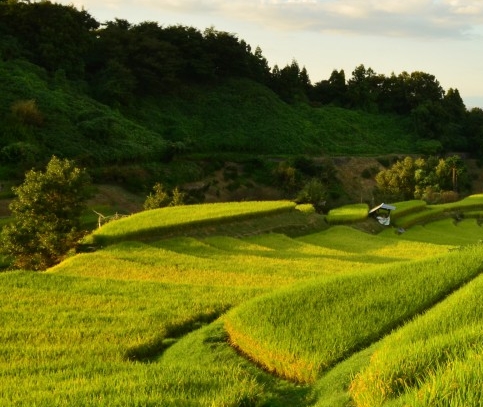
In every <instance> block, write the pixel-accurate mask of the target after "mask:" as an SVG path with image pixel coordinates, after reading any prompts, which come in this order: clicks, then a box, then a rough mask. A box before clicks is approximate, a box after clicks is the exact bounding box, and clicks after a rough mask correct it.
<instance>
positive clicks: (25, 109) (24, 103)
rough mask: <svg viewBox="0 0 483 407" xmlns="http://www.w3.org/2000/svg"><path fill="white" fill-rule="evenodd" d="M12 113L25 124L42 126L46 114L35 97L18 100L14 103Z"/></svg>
mask: <svg viewBox="0 0 483 407" xmlns="http://www.w3.org/2000/svg"><path fill="white" fill-rule="evenodd" d="M12 114H13V115H14V116H15V117H16V118H17V119H18V120H19V121H20V122H21V123H23V124H28V125H31V126H36V127H41V126H42V125H43V124H44V116H43V114H42V113H41V112H40V110H39V108H38V106H37V102H36V101H35V100H33V99H30V100H18V101H16V102H15V103H14V104H13V105H12Z"/></svg>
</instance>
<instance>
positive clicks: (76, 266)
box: [0, 215, 483, 407]
mask: <svg viewBox="0 0 483 407" xmlns="http://www.w3.org/2000/svg"><path fill="white" fill-rule="evenodd" d="M243 216H245V215H243ZM110 225H112V226H109V228H114V227H115V223H112V224H110ZM101 231H102V230H101ZM395 232H396V230H395V229H393V228H390V229H387V230H386V231H385V232H383V233H381V234H379V235H369V234H367V233H364V232H361V231H358V230H356V229H354V228H351V227H349V226H333V227H331V228H329V229H327V230H324V231H321V232H318V233H314V234H310V235H306V236H302V237H298V238H290V237H288V236H286V235H283V234H279V233H269V234H261V235H257V236H251V237H246V238H234V237H227V236H216V235H215V236H209V237H206V238H193V237H188V236H183V235H182V233H181V234H179V235H178V236H176V237H173V238H169V239H159V238H158V240H156V239H154V238H153V239H145V238H144V237H145V235H144V234H141V236H143V239H142V240H143V241H138V240H133V239H131V238H132V237H133V236H135V234H131V232H130V231H128V232H126V236H128V240H123V241H122V239H118V238H116V239H115V241H113V243H112V244H111V245H108V246H105V247H103V248H102V249H99V250H97V251H95V252H92V253H82V254H78V255H75V256H73V257H71V258H69V259H67V260H66V261H64V262H63V263H61V264H60V265H58V266H56V267H54V268H52V269H51V270H49V271H47V272H45V273H31V272H8V273H2V274H0V279H1V284H0V299H1V301H2V308H1V310H0V321H1V326H2V330H1V331H0V344H1V345H0V372H1V373H0V376H1V379H2V380H1V381H0V405H2V406H3V405H5V406H10V405H12V406H32V405H36V406H188V405H189V406H242V405H244V406H261V405H266V406H268V405H271V406H329V405H330V406H333V407H337V406H340V407H349V406H351V405H354V404H353V403H356V405H357V406H368V405H370V406H377V405H381V406H385V405H387V406H389V405H391V406H392V405H401V406H402V405H405V404H404V403H416V402H415V400H418V401H417V403H419V404H414V405H418V406H423V405H424V406H429V405H446V404H444V402H443V401H438V403H440V404H432V403H433V400H439V399H438V398H437V397H438V394H442V393H440V392H439V390H438V391H436V390H435V389H441V392H444V394H446V395H447V399H449V400H451V397H453V396H454V400H460V399H462V398H466V400H469V402H468V403H469V404H454V405H465V406H478V405H479V404H475V403H476V401H474V400H477V399H478V395H479V394H480V393H477V392H476V393H475V392H474V391H471V390H462V391H458V392H456V391H453V392H451V391H450V390H451V383H452V380H453V379H452V378H454V377H458V378H459V379H458V380H460V382H461V383H462V384H461V386H460V387H461V388H465V389H466V387H468V386H469V387H471V388H474V385H475V384H476V388H477V389H481V386H482V382H481V380H482V379H481V377H482V375H481V374H480V375H479V376H478V375H477V376H474V375H473V373H474V374H477V373H478V372H480V370H478V369H481V347H478V346H476V345H477V344H478V343H481V341H480V342H478V341H479V339H478V338H479V336H478V332H479V331H478V329H479V328H478V327H480V326H481V324H482V323H483V321H482V318H483V317H482V315H483V312H481V311H482V309H481V306H480V305H479V304H480V303H481V301H479V302H477V301H475V298H476V297H475V295H476V294H475V293H478V292H480V291H479V289H480V288H481V287H480V286H481V284H479V283H478V281H480V280H481V278H479V277H478V276H479V274H480V272H481V270H480V269H481V264H482V263H483V262H482V260H483V245H481V246H480V245H479V243H478V242H479V241H480V240H481V239H483V228H481V227H480V226H478V223H477V221H476V220H475V219H465V220H463V221H461V222H458V223H456V224H455V223H453V221H452V220H451V219H446V220H442V221H438V222H434V223H429V224H426V225H425V226H415V227H413V228H410V229H408V230H407V231H406V232H405V233H403V234H401V235H399V234H397V233H395ZM98 233H100V232H98ZM113 233H114V232H113ZM115 233H117V232H115ZM129 239H131V240H129ZM461 287H463V288H461ZM478 287H480V288H478ZM460 288H461V289H460ZM458 309H461V312H460V313H459V311H458ZM426 310H429V311H427V312H426ZM445 312H451V313H452V314H451V315H453V313H454V320H455V321H457V323H456V322H455V323H451V322H450V321H449V320H445V319H444V318H443V315H444V313H445ZM463 314H464V315H463ZM452 320H453V319H452ZM453 332H457V336H456V337H457V338H460V339H461V340H460V343H461V350H458V349H459V348H458V349H455V351H454V353H448V352H447V349H448V347H452V344H453V342H451V341H452V339H451V338H452V335H453ZM438 335H439V336H438ZM445 335H446V336H445ZM412 341H423V342H421V343H425V344H426V345H425V346H426V347H421V348H420V350H418V348H417V347H411V343H412ZM398 343H402V344H404V345H403V346H405V348H404V349H407V350H408V352H409V354H410V355H411V358H412V359H411V361H414V363H413V362H411V361H410V362H408V363H409V364H406V365H404V360H402V359H403V358H402V357H401V355H402V353H400V352H399V353H398V352H396V351H395V349H396V348H397V347H398V345H397V344H398ZM433 343H434V346H433V345H432V344H433ZM441 355H446V356H445V357H442V356H441ZM419 358H421V359H419ZM428 360H429V361H433V360H437V361H438V364H437V366H436V365H435V368H434V369H432V368H426V367H424V366H430V365H428ZM412 363H413V364H414V366H416V365H417V366H419V368H418V369H416V370H415V369H413V368H412V366H413V364H412ZM381 366H383V367H384V369H386V370H381ZM374 372H376V373H374ZM397 372H402V373H401V374H403V375H404V377H405V378H408V379H407V380H406V379H404V380H406V381H405V382H404V385H403V386H402V387H401V386H399V387H398V386H397V385H395V384H394V383H399V382H401V380H400V379H398V377H400V376H398V373H397ZM468 372H470V373H468ZM467 376H469V377H467ZM475 377H476V379H475ZM478 378H479V379H478ZM475 380H476V382H475ZM465 386H466V387H465ZM478 386H479V387H478ZM381 388H382V389H386V390H385V391H384V392H383V393H384V394H383V395H382V396H381V394H380V393H378V389H381ZM448 389H449V390H448ZM420 395H422V396H421V397H420ZM435 397H436V398H435ZM448 397H449V398H448ZM408 400H409V401H408ZM421 400H422V401H421ZM472 400H473V401H472ZM478 400H479V399H478ZM377 403H379V404H377ZM409 405H413V404H409ZM447 405H450V404H447ZM451 405H452V404H451Z"/></svg>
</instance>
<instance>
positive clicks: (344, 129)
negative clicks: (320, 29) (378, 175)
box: [0, 0, 483, 179]
mask: <svg viewBox="0 0 483 407" xmlns="http://www.w3.org/2000/svg"><path fill="white" fill-rule="evenodd" d="M336 64H337V61H334V65H336ZM0 90H1V92H0V179H2V178H4V177H5V174H8V173H9V172H11V171H14V172H15V171H18V172H20V171H23V170H24V169H27V168H30V167H31V166H32V165H36V164H38V163H42V162H46V161H47V160H48V159H49V158H50V157H51V155H52V154H56V155H58V156H61V157H69V158H75V159H76V160H78V161H79V162H80V163H82V164H84V165H87V166H93V167H102V166H107V165H113V164H116V165H125V164H132V163H142V164H146V163H150V162H159V161H165V162H166V161H169V160H170V159H172V158H173V156H174V155H176V154H186V153H190V154H193V153H204V154H213V153H220V152H226V153H237V154H238V153H246V154H253V155H268V154H270V155H273V154H288V155H290V154H292V155H296V154H310V155H340V154H344V155H350V154H353V155H362V154H364V155H371V154H384V153H410V152H414V153H417V152H422V153H428V154H434V153H439V152H444V151H455V150H457V151H468V152H471V153H474V154H478V153H479V152H481V151H482V150H483V111H482V110H481V109H472V110H471V111H467V110H466V108H465V106H464V104H463V101H462V99H461V97H460V95H459V93H458V90H456V89H448V90H447V91H446V90H444V89H442V87H441V86H440V84H439V82H438V81H437V79H436V78H435V77H434V76H433V75H431V74H428V73H424V72H413V73H407V72H403V73H400V74H397V75H396V74H392V75H391V76H390V77H387V76H384V75H380V74H377V73H376V72H375V71H374V70H372V69H371V68H366V67H364V66H362V65H361V66H358V67H355V69H354V71H353V72H352V76H351V77H348V78H346V75H345V73H344V71H342V70H339V71H338V70H336V69H335V70H334V71H333V72H332V74H331V76H330V78H328V79H327V80H323V81H320V82H318V83H314V84H313V83H311V81H310V78H309V73H308V72H307V71H306V69H305V68H300V67H299V65H298V63H297V62H296V61H293V62H292V63H291V64H290V65H287V66H286V67H283V68H279V67H277V66H274V67H269V66H268V63H267V60H266V59H265V58H264V57H263V54H262V50H260V48H258V47H256V48H255V49H253V48H252V47H251V46H250V45H249V44H247V43H245V42H244V41H243V40H241V39H239V38H238V37H237V36H236V35H234V34H230V33H227V32H220V31H217V30H215V29H214V28H208V29H206V30H205V31H204V32H201V31H199V30H198V29H195V28H193V27H187V26H182V25H179V26H168V27H164V26H162V22H160V23H159V24H158V23H153V22H144V23H140V24H131V23H129V22H128V21H125V20H114V21H109V22H107V23H104V24H102V25H101V24H100V23H99V22H98V21H96V20H95V18H94V17H93V16H91V15H89V14H88V13H87V12H86V11H85V10H78V9H76V8H75V7H73V6H62V5H59V4H53V3H50V2H48V1H42V2H39V3H30V2H25V1H11V0H8V1H7V0H0ZM2 174H3V175H2Z"/></svg>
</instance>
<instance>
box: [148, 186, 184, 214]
mask: <svg viewBox="0 0 483 407" xmlns="http://www.w3.org/2000/svg"><path fill="white" fill-rule="evenodd" d="M184 199H185V194H184V193H183V192H181V191H180V190H179V188H178V187H175V188H174V189H173V191H171V194H170V193H168V192H166V191H165V190H164V186H163V185H162V184H160V183H159V182H157V183H156V184H154V186H153V192H151V193H150V194H149V195H148V196H147V197H146V200H145V201H144V210H149V209H158V208H165V207H166V206H179V205H184Z"/></svg>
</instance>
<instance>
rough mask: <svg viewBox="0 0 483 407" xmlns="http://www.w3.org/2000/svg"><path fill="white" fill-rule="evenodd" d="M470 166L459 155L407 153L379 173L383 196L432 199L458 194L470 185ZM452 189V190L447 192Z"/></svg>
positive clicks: (379, 183)
mask: <svg viewBox="0 0 483 407" xmlns="http://www.w3.org/2000/svg"><path fill="white" fill-rule="evenodd" d="M465 175H466V168H465V165H464V163H463V161H462V160H461V158H460V157H459V156H456V155H455V156H450V157H447V158H446V159H444V158H438V157H434V156H431V157H428V158H427V159H425V158H421V157H420V158H417V159H414V158H412V157H405V158H404V159H403V160H398V161H397V162H396V163H395V164H393V165H392V166H391V167H390V168H388V169H386V170H383V171H380V172H379V173H378V174H377V175H376V182H377V187H378V191H379V194H380V195H381V196H382V198H383V199H391V200H396V201H397V200H410V199H415V198H416V199H424V200H426V201H428V202H431V203H436V202H440V201H442V200H444V199H443V198H444V196H447V197H448V196H451V197H456V196H458V195H457V193H458V192H459V191H460V190H461V189H464V188H465V187H466V179H465ZM447 192H452V194H446V195H445V193H447Z"/></svg>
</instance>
